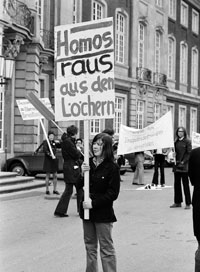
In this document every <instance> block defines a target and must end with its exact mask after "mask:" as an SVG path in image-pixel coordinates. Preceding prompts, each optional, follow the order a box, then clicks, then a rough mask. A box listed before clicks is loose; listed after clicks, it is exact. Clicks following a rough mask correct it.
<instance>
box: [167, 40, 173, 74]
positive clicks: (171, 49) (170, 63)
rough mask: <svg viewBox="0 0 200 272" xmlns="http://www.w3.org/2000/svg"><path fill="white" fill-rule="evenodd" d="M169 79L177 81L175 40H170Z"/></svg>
mask: <svg viewBox="0 0 200 272" xmlns="http://www.w3.org/2000/svg"><path fill="white" fill-rule="evenodd" d="M168 78H169V79H175V40H174V39H173V38H172V37H170V38H169V39H168Z"/></svg>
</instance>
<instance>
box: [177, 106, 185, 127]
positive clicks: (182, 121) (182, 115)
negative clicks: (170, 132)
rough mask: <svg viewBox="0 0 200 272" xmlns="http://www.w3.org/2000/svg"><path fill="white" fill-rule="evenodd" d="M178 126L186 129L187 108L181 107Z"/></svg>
mask: <svg viewBox="0 0 200 272" xmlns="http://www.w3.org/2000/svg"><path fill="white" fill-rule="evenodd" d="M178 126H179V127H180V126H181V127H184V128H186V107H185V106H179V120H178Z"/></svg>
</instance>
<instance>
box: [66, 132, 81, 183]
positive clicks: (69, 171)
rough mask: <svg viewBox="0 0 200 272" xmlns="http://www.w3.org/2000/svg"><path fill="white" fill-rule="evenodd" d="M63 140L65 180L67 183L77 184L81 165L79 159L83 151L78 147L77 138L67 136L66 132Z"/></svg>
mask: <svg viewBox="0 0 200 272" xmlns="http://www.w3.org/2000/svg"><path fill="white" fill-rule="evenodd" d="M61 140H62V141H61V149H62V156H63V159H64V164H63V173H64V181H65V183H73V184H76V182H77V180H78V179H79V178H80V165H79V161H78V160H79V158H80V157H81V153H80V151H79V150H78V149H77V148H76V144H75V139H73V138H72V137H69V136H67V134H66V133H64V134H63V135H62V138H61Z"/></svg>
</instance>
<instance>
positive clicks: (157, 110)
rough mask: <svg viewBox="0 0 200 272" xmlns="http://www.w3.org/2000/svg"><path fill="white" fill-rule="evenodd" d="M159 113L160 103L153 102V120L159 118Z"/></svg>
mask: <svg viewBox="0 0 200 272" xmlns="http://www.w3.org/2000/svg"><path fill="white" fill-rule="evenodd" d="M160 114H161V106H160V104H158V103H156V104H154V122H155V121H157V120H158V119H159V118H160Z"/></svg>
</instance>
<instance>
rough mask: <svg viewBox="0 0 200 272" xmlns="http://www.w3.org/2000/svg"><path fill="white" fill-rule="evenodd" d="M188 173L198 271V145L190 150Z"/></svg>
mask: <svg viewBox="0 0 200 272" xmlns="http://www.w3.org/2000/svg"><path fill="white" fill-rule="evenodd" d="M188 175H189V178H190V182H191V184H192V185H193V186H194V190H193V195H192V206H193V229H194V236H195V237H196V239H197V242H198V249H197V251H196V253H195V272H200V147H198V148H195V149H193V150H192V151H191V154H190V158H189V167H188Z"/></svg>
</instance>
